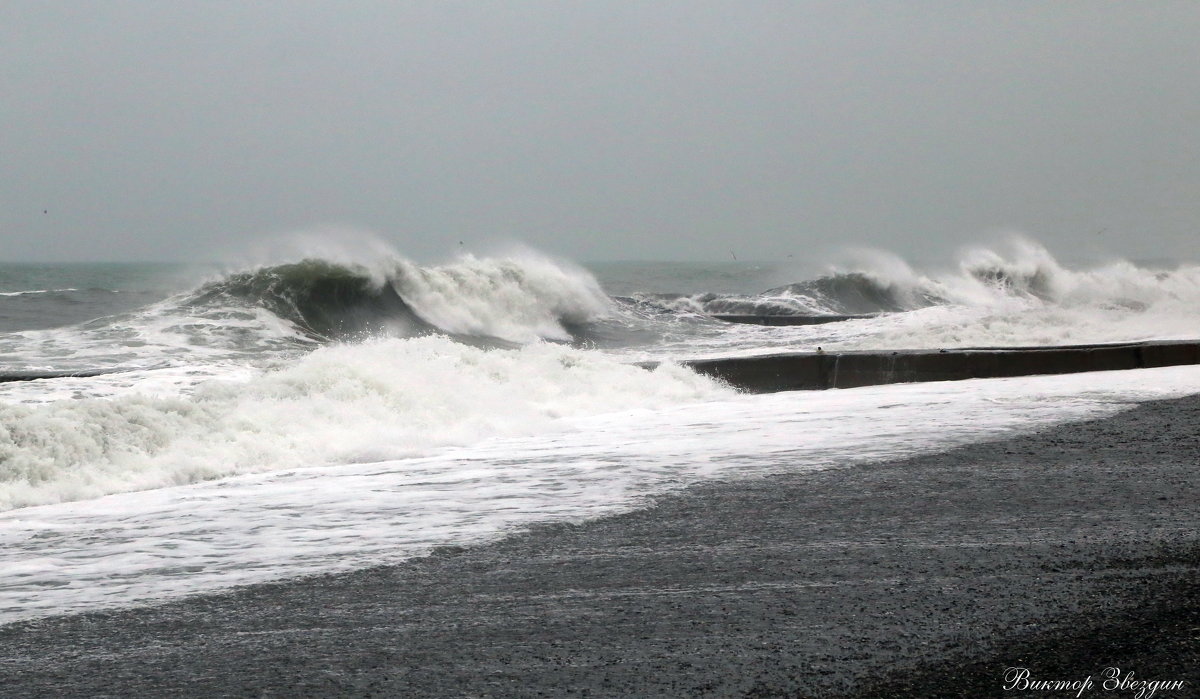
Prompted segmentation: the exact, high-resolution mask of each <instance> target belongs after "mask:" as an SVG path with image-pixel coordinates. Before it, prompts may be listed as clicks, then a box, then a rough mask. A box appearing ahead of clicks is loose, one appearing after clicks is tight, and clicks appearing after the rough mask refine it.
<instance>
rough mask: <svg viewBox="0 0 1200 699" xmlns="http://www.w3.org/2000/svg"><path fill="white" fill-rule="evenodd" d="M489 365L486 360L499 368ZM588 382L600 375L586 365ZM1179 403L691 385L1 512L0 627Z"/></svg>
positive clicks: (1093, 396)
mask: <svg viewBox="0 0 1200 699" xmlns="http://www.w3.org/2000/svg"><path fill="white" fill-rule="evenodd" d="M384 346H386V345H380V347H384ZM539 351H542V352H550V348H542V349H541V350H539ZM500 356H504V355H500V354H497V357H500ZM564 356H567V357H571V356H574V355H572V354H569V353H568V354H565V355H564V354H555V353H552V352H550V353H549V354H547V355H546V356H545V357H544V358H543V361H545V362H547V363H549V364H551V365H553V364H558V363H561V358H562V357H564ZM478 359H481V360H483V358H478ZM486 363H487V362H486V361H485V364H486ZM504 364H505V362H500V363H499V365H495V364H488V366H489V367H491V369H492V370H495V371H499V372H503V371H505V368H504ZM585 370H586V371H593V372H597V373H598V374H602V375H604V376H606V377H607V376H608V374H607V372H606V370H605V369H604V368H603V367H601V366H589V367H587V368H586V369H585ZM310 371H312V372H315V373H317V374H319V373H320V371H319V370H318V369H317V368H316V367H313V368H312V369H311V370H310ZM341 371H342V370H341V369H338V370H336V372H335V373H340V372H341ZM489 371H490V370H489ZM558 372H559V370H558V369H557V368H555V369H553V371H552V372H551V373H558ZM483 373H485V374H486V373H489V372H488V371H485V372H483ZM471 374H472V376H474V377H475V378H479V376H480V374H479V373H477V372H474V371H472V372H471ZM289 376H290V379H289V378H288V377H287V376H284V377H277V379H276V380H275V381H274V382H273V383H272V385H273V386H274V387H275V389H276V390H277V391H278V392H279V393H280V394H281V395H282V396H284V397H285V398H286V397H288V396H292V395H294V393H293V390H292V389H291V388H289V387H288V384H289V383H291V382H292V381H294V380H297V379H299V378H300V377H298V376H294V375H289ZM639 376H643V375H639ZM330 378H331V380H330V382H329V384H328V385H327V386H326V388H325V392H326V394H327V395H330V396H331V400H333V401H335V404H336V402H337V401H338V395H340V394H342V393H343V392H345V389H347V387H348V386H354V388H352V389H349V393H350V394H351V395H359V392H360V388H359V384H361V383H362V382H366V381H368V378H367V377H360V378H358V379H356V380H354V381H352V382H350V384H347V383H346V382H345V381H343V380H340V379H332V377H330ZM312 379H315V376H309V377H308V379H306V380H312ZM501 383H502V384H503V382H501ZM505 385H506V384H505ZM448 388H453V386H451V387H448ZM488 390H490V389H485V391H484V393H485V394H486V393H487V391H488ZM617 390H626V391H629V390H632V391H639V389H637V388H636V387H634V386H628V385H627V386H624V387H623V388H618V389H617ZM684 390H690V389H686V388H685V389H684ZM1195 392H1200V368H1198V367H1172V368H1164V369H1145V370H1135V371H1124V372H1102V373H1093V374H1078V375H1065V376H1043V377H1024V378H1016V379H990V380H972V381H959V382H941V383H925V384H902V385H891V386H873V387H865V388H858V389H850V390H841V391H838V390H834V391H823V392H792V393H780V394H774V395H766V396H745V395H728V394H723V395H722V394H717V395H713V394H711V393H708V392H705V395H706V396H707V400H705V401H703V402H698V403H693V404H690V405H676V406H675V407H666V408H661V407H660V408H658V409H656V410H647V409H643V408H636V409H632V410H624V411H619V412H611V413H608V414H605V415H591V416H587V415H586V412H585V413H584V414H582V415H580V414H579V413H577V415H579V416H578V417H574V418H568V419H566V420H565V421H561V423H560V425H559V429H556V430H554V431H551V432H548V433H542V434H540V435H536V436H524V437H510V438H505V439H493V440H488V441H485V442H481V443H478V444H475V445H473V446H470V447H465V448H461V449H453V450H447V451H441V452H439V453H437V454H435V455H431V456H426V457H420V458H410V459H399V460H389V461H383V462H380V463H370V464H338V465H329V466H325V467H315V468H306V469H295V470H288V471H282V472H281V471H274V472H272V473H269V474H258V475H245V476H239V477H234V478H226V479H222V480H219V481H210V482H205V483H200V484H196V485H192V486H186V487H177V488H162V489H157V490H150V491H143V492H136V493H126V494H120V495H112V496H109V497H105V498H100V499H96V500H88V501H82V502H74V503H64V504H57V505H47V506H43V507H35V508H26V509H19V510H14V511H10V512H7V513H4V514H0V623H3V622H4V621H12V620H15V619H20V618H28V617H36V616H42V615H46V614H54V613H62V612H70V611H82V610H89V609H95V608H98V607H104V606H112V605H131V604H139V603H145V602H150V601H154V600H161V599H168V598H171V597H176V596H179V595H185V594H191V593H195V592H200V591H204V590H212V589H217V588H221V587H227V586H230V585H236V584H241V583H249V582H255V581H263V580H269V579H274V578H282V577H288V576H294V575H300V574H305V573H313V572H320V571H330V570H343V569H348V568H355V567H362V566H369V565H373V564H378V563H384V562H393V561H397V560H402V559H404V558H407V557H410V556H414V555H419V554H421V553H423V552H426V551H428V550H429V548H430V547H431V546H434V545H438V544H463V543H471V542H478V541H484V540H487V539H490V538H493V537H495V536H498V535H500V534H502V533H503V532H505V531H508V530H511V529H512V528H513V527H520V526H524V525H527V524H529V523H532V522H539V521H556V520H558V521H561V520H572V521H574V520H579V519H583V518H589V517H595V516H599V515H602V514H607V513H612V512H614V511H617V510H620V509H623V508H628V507H631V506H634V505H636V504H638V503H640V502H642V501H643V499H644V498H645V497H646V496H649V495H653V494H655V493H661V492H664V491H665V490H669V489H672V488H677V487H679V486H682V485H686V484H688V483H693V482H696V481H698V480H702V479H709V478H733V477H747V476H754V475H759V474H764V473H770V472H777V471H787V470H794V469H815V468H826V467H829V466H834V465H849V464H855V463H857V464H862V463H864V462H870V461H873V460H879V459H888V458H895V457H905V456H911V455H915V454H920V453H923V452H927V451H930V450H936V449H943V448H946V447H950V446H954V445H956V444H961V443H965V442H970V441H978V440H982V439H987V438H996V437H1004V436H1009V435H1012V434H1014V433H1018V432H1021V431H1025V430H1030V429H1037V428H1040V427H1043V426H1046V425H1050V424H1054V423H1058V422H1062V421H1066V420H1076V419H1081V418H1087V417H1097V416H1101V415H1106V414H1110V413H1112V412H1114V411H1116V410H1119V409H1121V408H1122V407H1125V406H1126V405H1128V404H1129V403H1130V402H1132V401H1140V400H1148V399H1155V398H1167V397H1173V396H1179V395H1184V394H1188V393H1195ZM586 393H587V391H581V392H580V394H579V395H578V396H577V399H578V400H583V401H587V400H591V398H590V397H588V396H585V394H586ZM513 395H514V396H516V395H517V393H516V392H515V391H514V393H513ZM543 398H545V396H544V395H543ZM517 402H520V401H519V400H518V401H517ZM551 402H553V403H554V404H556V405H558V404H560V403H559V401H558V399H554V400H553V401H551ZM310 407H311V406H310ZM517 410H518V412H526V411H527V410H528V409H527V408H521V407H518V408H517ZM282 417H284V418H293V417H295V418H298V419H300V420H301V421H302V422H303V421H304V420H305V418H303V417H301V416H297V415H296V414H295V413H292V412H288V413H285V414H284V415H283V416H282ZM374 427H378V425H375V426H374ZM374 427H372V429H374ZM271 439H274V437H272V438H271ZM862 467H865V468H869V466H862Z"/></svg>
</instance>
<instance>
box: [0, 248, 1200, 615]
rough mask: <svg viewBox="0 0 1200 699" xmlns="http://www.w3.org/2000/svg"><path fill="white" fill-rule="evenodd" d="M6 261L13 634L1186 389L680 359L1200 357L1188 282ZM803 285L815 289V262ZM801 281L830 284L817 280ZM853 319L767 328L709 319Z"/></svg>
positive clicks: (8, 605)
mask: <svg viewBox="0 0 1200 699" xmlns="http://www.w3.org/2000/svg"><path fill="white" fill-rule="evenodd" d="M791 262H792V260H790V259H789V260H784V261H777V262H773V263H751V262H739V261H735V260H732V259H731V260H730V261H729V262H727V263H707V264H701V263H679V262H669V263H650V262H628V263H603V264H590V265H584V264H576V263H572V262H570V261H565V260H561V259H555V258H552V257H549V256H546V255H542V254H539V253H536V252H532V251H527V250H524V251H517V252H512V253H510V254H497V255H472V254H466V253H462V254H459V255H458V256H456V257H455V258H453V259H452V260H451V261H449V262H446V263H444V264H436V265H426V264H418V263H416V262H414V261H411V260H410V259H408V258H406V257H405V255H404V253H403V251H402V250H395V249H390V248H385V247H383V246H375V247H373V248H372V249H370V250H363V251H346V250H335V251H330V250H325V251H321V252H312V253H307V252H306V253H298V254H296V255H294V256H292V257H290V258H286V259H277V260H272V261H270V262H267V263H254V264H244V265H233V266H215V265H163V264H133V263H130V264H57V265H50V264H46V265H33V264H3V265H0V379H3V381H0V624H7V623H11V622H14V621H18V620H27V619H35V618H39V617H48V616H57V615H63V614H70V613H76V612H82V611H92V610H99V609H112V608H118V607H133V606H144V605H151V604H156V603H161V602H164V601H168V600H171V599H177V598H180V597H182V596H187V595H194V594H197V593H203V592H209V591H214V590H219V589H225V588H229V587H233V586H238V585H244V584H249V583H257V582H264V581H271V580H281V579H287V578H295V577H300V576H306V575H311V574H314V573H326V572H334V571H347V570H355V569H364V568H368V567H371V566H376V565H380V564H386V563H396V562H399V561H404V560H407V559H411V558H413V557H417V556H422V555H425V554H427V553H428V552H430V551H431V550H434V549H435V548H437V547H445V546H462V545H471V544H477V543H481V542H487V541H493V540H496V539H498V538H500V537H502V536H505V535H508V534H511V533H513V532H518V531H521V530H522V529H523V528H527V527H529V526H532V525H535V524H542V523H550V522H579V521H583V520H589V519H594V518H596V517H599V516H603V515H608V514H613V513H617V512H622V511H630V510H633V509H636V508H637V507H639V506H640V505H642V504H644V503H646V502H647V501H648V500H649V499H651V498H654V497H656V496H660V495H662V494H664V493H668V492H671V491H676V490H679V489H681V488H683V487H685V486H691V485H695V484H698V483H701V482H705V481H715V480H731V479H743V478H755V477H761V476H764V475H768V474H776V473H785V472H795V471H797V470H801V471H815V470H820V469H827V468H829V467H831V466H834V465H846V464H869V463H874V462H882V461H887V460H894V459H898V458H905V457H910V456H916V455H921V454H928V453H931V452H937V451H944V450H947V449H950V448H953V447H956V446H961V445H964V444H970V443H976V442H984V441H988V440H997V439H1002V438H1007V437H1011V436H1013V435H1019V434H1025V433H1034V432H1037V431H1040V430H1044V429H1046V428H1048V427H1050V426H1053V425H1057V424H1062V423H1065V422H1070V421H1080V420H1084V419H1089V418H1095V417H1102V416H1106V415H1110V414H1114V413H1117V412H1119V411H1121V410H1124V409H1126V408H1129V407H1131V406H1133V405H1135V404H1137V403H1141V402H1145V401H1151V400H1159V399H1164V398H1172V397H1180V396H1184V395H1189V394H1193V393H1197V392H1200V368H1198V367H1193V366H1183V367H1170V368H1158V369H1142V370H1137V371H1112V372H1100V373H1085V374H1070V375H1061V376H1030V377H1019V378H1006V379H974V380H966V381H952V382H931V383H912V384H896V385H887V386H869V387H863V388H854V389H844V390H829V391H793V392H783V393H773V394H767V395H750V394H747V393H743V392H739V391H738V390H736V389H735V388H733V387H731V386H727V385H723V384H722V383H720V382H719V381H716V380H714V379H712V378H708V377H705V376H702V375H699V374H697V373H695V372H693V371H692V370H690V369H689V368H687V367H686V366H684V365H682V364H681V363H680V362H683V361H685V360H689V359H700V358H715V357H738V356H752V355H763V354H773V353H780V352H792V351H814V350H816V349H817V348H822V350H823V351H833V350H850V349H853V350H893V349H895V350H898V349H930V348H938V349H949V348H963V347H1012V346H1024V347H1027V346H1049V345H1069V344H1080V343H1110V342H1111V343H1115V342H1128V341H1138V340H1168V339H1189V340H1190V339H1195V337H1196V335H1197V330H1196V329H1197V327H1200V266H1197V265H1194V264H1186V263H1180V262H1160V263H1135V262H1130V261H1123V260H1114V261H1111V262H1107V263H1104V264H1091V265H1071V264H1066V263H1064V262H1060V261H1059V260H1056V259H1055V258H1054V257H1053V256H1052V255H1051V254H1050V253H1049V252H1047V251H1046V250H1045V249H1044V248H1043V247H1041V246H1040V245H1038V244H1037V243H1036V242H1033V241H1029V240H1020V241H1016V242H1014V243H1013V244H1011V245H1009V246H1007V247H1004V248H1000V249H996V250H992V249H987V248H979V249H975V250H971V251H967V252H964V253H963V254H962V255H961V256H960V257H959V259H958V260H957V261H956V262H954V263H952V264H947V265H944V266H941V267H935V266H929V267H925V266H922V265H918V264H915V263H911V262H907V261H905V260H903V259H901V258H900V257H898V256H896V255H892V254H889V253H886V252H871V253H864V254H861V255H859V256H858V257H857V258H856V260H855V262H853V263H848V264H841V265H837V266H823V265H821V264H812V261H807V262H806V264H809V265H810V266H809V267H805V268H802V267H800V266H799V265H793V264H791ZM802 269H803V270H809V271H802ZM812 269H817V270H818V271H817V272H815V273H814V272H811V270H812ZM745 315H750V316H808V317H814V318H825V317H828V316H849V317H848V318H847V319H844V320H840V321H838V322H829V323H820V324H811V325H794V326H763V325H755V324H745V323H731V322H726V321H724V320H721V319H719V318H718V317H717V316H745Z"/></svg>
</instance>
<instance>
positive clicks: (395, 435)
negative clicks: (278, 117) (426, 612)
mask: <svg viewBox="0 0 1200 699" xmlns="http://www.w3.org/2000/svg"><path fill="white" fill-rule="evenodd" d="M725 392H727V389H723V388H721V387H720V386H718V385H717V384H715V383H714V382H712V381H710V380H708V379H705V378H702V377H700V376H697V375H696V374H693V373H692V372H690V371H687V370H684V369H681V368H679V367H675V366H671V365H664V366H663V367H661V368H660V369H658V370H656V371H653V372H648V371H645V370H643V369H640V368H638V367H634V366H629V365H626V364H621V363H619V362H617V361H614V360H612V359H608V358H605V357H603V356H600V355H597V354H592V353H587V352H585V351H583V350H578V349H572V348H568V347H562V346H555V345H547V344H533V345H529V346H526V347H524V348H521V349H517V350H490V351H488V350H483V349H479V348H475V347H470V346H466V345H462V344H459V343H455V342H452V341H451V340H448V339H446V338H443V337H437V336H430V337H424V338H416V339H407V340H399V339H388V340H378V341H373V342H367V343H363V344H357V345H331V346H327V347H322V348H320V349H317V350H316V351H314V352H312V353H310V354H307V355H305V356H303V357H302V358H300V359H298V360H297V361H295V362H293V363H288V364H285V365H284V366H283V367H282V368H279V369H275V370H269V371H265V372H262V373H260V374H259V375H257V376H255V377H253V378H251V379H249V380H246V381H210V382H209V383H207V384H204V385H201V386H199V387H198V388H195V389H194V390H193V391H192V393H191V395H183V396H177V397H163V396H161V395H146V394H144V393H141V392H132V393H125V394H122V395H117V396H115V397H113V398H111V399H94V398H93V399H84V400H68V401H59V402H54V403H48V404H41V405H25V404H8V405H0V509H10V508H13V507H25V506H29V505H37V504H44V503H50V502H60V501H66V500H78V499H83V498H90V497H97V496H100V495H105V494H109V493H116V492H124V491H131V490H143V489H149V488H159V487H165V486H171V485H178V484H182V483H193V482H197V481H201V480H208V479H213V478H218V477H222V476H229V475H232V474H239V473H253V472H262V471H278V470H284V469H292V468H303V467H308V466H317V465H322V464H331V463H332V464H344V463H351V462H364V461H378V460H381V459H387V458H397V457H400V456H408V455H413V454H419V453H423V452H427V451H429V450H431V449H436V448H440V447H445V446H450V445H464V444H470V443H474V442H477V441H479V440H481V439H485V438H488V437H494V436H498V435H519V434H535V433H537V432H541V431H544V430H548V429H553V428H554V424H555V420H556V419H558V418H561V417H566V416H579V415H591V414H598V413H604V412H608V411H613V410H624V409H631V408H657V407H662V406H666V405H673V404H677V403H679V402H686V401H689V400H699V399H705V398H710V397H713V396H719V395H722V394H723V393H725Z"/></svg>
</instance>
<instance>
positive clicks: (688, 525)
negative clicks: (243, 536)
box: [0, 397, 1200, 698]
mask: <svg viewBox="0 0 1200 699" xmlns="http://www.w3.org/2000/svg"><path fill="white" fill-rule="evenodd" d="M1198 468H1200V397H1192V398H1187V399H1183V400H1178V401H1168V402H1161V403H1152V404H1146V405H1143V406H1140V407H1138V408H1136V409H1134V410H1131V411H1129V412H1125V413H1122V414H1120V415H1118V416H1116V417H1113V418H1110V419H1105V420H1098V421H1094V422H1089V423H1084V424H1076V425H1069V426H1064V427H1060V428H1056V429H1053V430H1050V431H1047V432H1044V433H1042V434H1040V435H1036V436H1032V437H1025V438H1020V439H1014V440H1011V441H1004V442H995V443H990V444H982V445H975V446H969V447H965V448H960V449H956V450H954V451H951V452H947V453H944V454H939V455H933V456H925V457H920V458H916V459H911V460H906V461H900V462H893V463H886V464H876V465H864V466H854V467H848V468H844V469H836V470H831V471H825V472H820V473H809V474H797V475H789V476H780V477H771V478H769V479H755V480H747V481H741V482H727V483H715V484H707V485H702V486H699V487H694V488H691V489H689V490H687V491H684V492H682V493H680V494H677V495H673V496H668V497H663V498H661V499H660V500H659V501H658V503H657V505H656V506H655V507H652V508H649V509H645V510H641V511H637V512H632V513H629V514H625V515H620V516H615V517H611V518H608V519H604V520H599V521H593V522H588V523H585V524H582V525H578V526H555V527H542V528H538V529H536V530H534V531H532V532H529V533H526V534H520V535H516V536H512V537H510V538H508V539H505V540H503V541H500V542H498V543H495V544H492V545H487V546H481V547H477V548H472V549H466V550H461V549H444V550H441V551H439V553H438V555H435V556H432V557H429V558H425V559H420V560H416V561H412V562H409V563H406V564H402V565H397V566H391V567H386V568H378V569H373V570H368V571H362V572H357V573H351V574H343V575H334V576H328V577H321V578H315V579H305V580H297V581H291V582H285V583H281V584H273V585H259V586H254V587H248V588H243V589H240V590H236V591H233V592H229V593H225V594H218V595H210V596H205V597H197V598H191V599H187V600H185V601H182V602H178V603H173V604H169V605H166V606H161V607H155V608H147V609H138V610H132V611H126V612H114V613H96V614H89V615H82V616H74V617H59V618H52V619H46V620H40V621H35V622H25V623H20V624H13V625H9V626H6V627H0V696H4V697H24V696H40V697H74V696H87V697H99V696H120V697H148V696H279V697H293V696H314V697H331V696H472V697H483V696H496V697H505V696H613V697H635V696H636V697H642V696H670V697H686V696H755V697H774V696H814V697H815V696H820V697H827V696H879V697H898V696H912V697H936V696H968V697H980V696H1006V697H1022V696H1028V697H1034V696H1036V697H1058V696H1062V697H1068V696H1074V695H1075V692H1074V691H1061V692H1052V691H1033V690H1028V691H1021V690H1020V689H1019V688H1018V689H1014V690H1012V691H1004V688H1003V687H1004V678H1003V675H1004V670H1005V668H1007V667H1010V666H1022V667H1027V668H1029V670H1030V679H1036V680H1062V681H1082V680H1084V679H1085V678H1086V677H1088V676H1091V677H1092V678H1093V680H1092V681H1093V683H1094V688H1093V689H1091V690H1089V691H1087V692H1086V693H1085V694H1084V696H1095V697H1131V698H1132V697H1135V696H1136V691H1135V690H1134V689H1125V690H1123V691H1121V690H1118V691H1105V690H1104V688H1103V687H1102V684H1101V683H1102V681H1103V679H1104V678H1103V676H1102V674H1101V673H1102V671H1103V670H1104V668H1106V667H1110V666H1111V667H1118V668H1120V671H1121V672H1122V673H1123V674H1124V675H1126V676H1128V675H1129V673H1134V677H1135V679H1136V680H1139V681H1140V680H1157V681H1183V682H1186V683H1187V684H1186V686H1185V687H1184V688H1183V689H1173V690H1165V689H1158V690H1157V692H1156V693H1155V694H1154V696H1155V697H1170V698H1174V697H1189V696H1200V613H1198V609H1200V604H1198V603H1200V582H1198V580H1200V542H1198V538H1200V534H1198V531H1197V530H1198V528H1200V488H1198V487H1197V484H1198V482H1200V478H1198V476H1197V469H1198ZM1143 696H1145V695H1143Z"/></svg>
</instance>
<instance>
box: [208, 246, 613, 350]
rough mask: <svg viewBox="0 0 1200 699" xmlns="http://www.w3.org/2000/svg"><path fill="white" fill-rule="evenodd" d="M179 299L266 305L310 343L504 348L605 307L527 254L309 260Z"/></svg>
mask: <svg viewBox="0 0 1200 699" xmlns="http://www.w3.org/2000/svg"><path fill="white" fill-rule="evenodd" d="M187 303H188V305H191V306H211V305H222V304H225V305H250V306H255V307H261V308H265V309H267V310H269V311H270V312H271V313H273V314H274V315H276V316H278V317H279V318H281V319H283V320H285V321H287V322H289V323H292V324H293V325H294V326H295V327H296V328H298V329H299V330H300V331H302V332H303V333H305V334H306V335H308V336H310V337H312V338H316V339H347V338H354V337H361V336H365V335H385V336H390V337H407V336H414V335H421V334H426V333H429V332H434V331H436V332H442V333H446V334H450V335H454V336H459V337H460V338H463V337H470V338H486V339H495V340H501V341H506V342H510V343H528V342H532V341H536V340H555V341H570V340H572V339H575V335H576V334H577V333H578V332H579V329H580V328H581V327H582V326H583V325H585V324H586V323H588V322H589V321H591V320H594V319H596V318H599V317H603V316H604V315H606V314H607V313H608V312H609V309H610V302H609V299H608V297H607V296H606V295H605V294H604V292H603V291H602V290H601V288H600V285H599V284H598V283H597V282H596V281H595V279H593V278H592V277H591V275H589V274H588V273H587V272H585V271H583V270H581V269H578V268H575V267H573V266H571V265H569V264H567V263H563V262H557V261H552V260H549V259H547V258H544V257H540V256H537V255H533V254H526V255H522V256H515V257H502V258H476V257H474V256H470V255H466V256H463V257H461V258H459V259H458V260H456V261H455V262H453V263H450V264H446V265H441V266H432V267H423V266H420V265H417V264H415V263H413V262H410V261H408V260H406V259H404V258H401V257H398V256H393V257H388V258H385V259H378V260H373V261H371V262H370V263H359V262H340V261H331V260H326V259H316V258H309V259H304V260H301V261H299V262H293V263H287V264H280V265H271V266H263V267H259V268H255V269H252V270H249V271H242V272H235V273H232V274H228V275H225V276H223V277H221V278H220V279H217V280H215V281H212V282H209V283H208V284H205V285H204V286H203V287H202V288H201V289H199V290H198V291H197V292H196V293H195V294H194V295H193V296H192V297H191V298H190V299H189V300H188V302H187Z"/></svg>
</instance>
